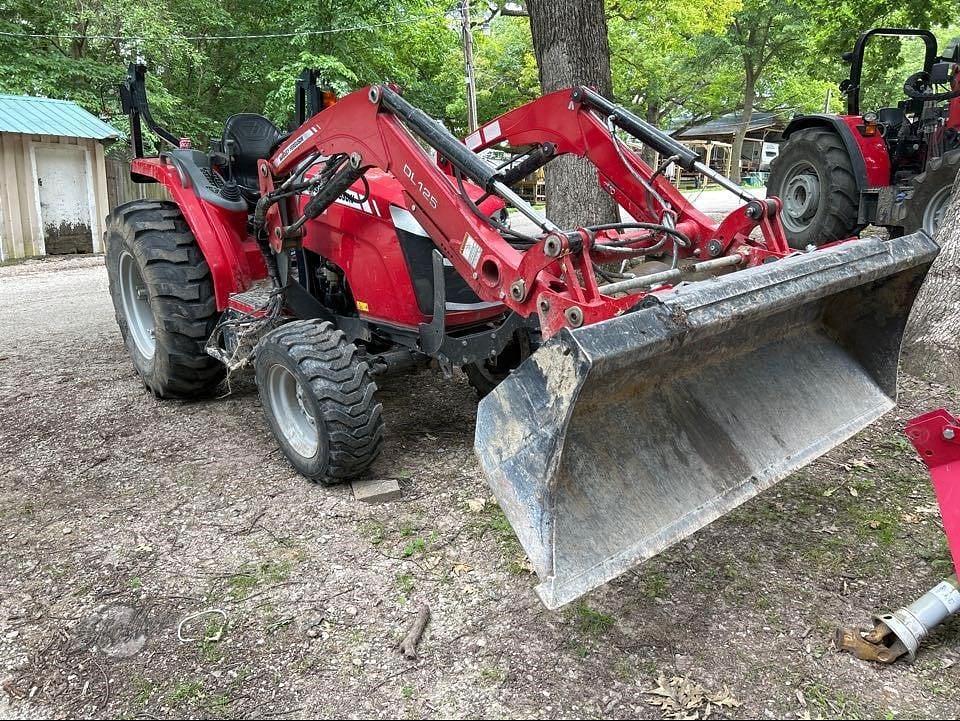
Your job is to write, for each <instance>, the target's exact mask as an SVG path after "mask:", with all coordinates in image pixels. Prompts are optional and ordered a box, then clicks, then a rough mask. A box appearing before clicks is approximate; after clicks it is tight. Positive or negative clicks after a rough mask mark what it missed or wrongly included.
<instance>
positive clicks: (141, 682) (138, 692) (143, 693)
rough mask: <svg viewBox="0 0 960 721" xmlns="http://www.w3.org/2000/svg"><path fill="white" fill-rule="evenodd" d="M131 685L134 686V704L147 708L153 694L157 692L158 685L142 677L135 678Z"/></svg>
mask: <svg viewBox="0 0 960 721" xmlns="http://www.w3.org/2000/svg"><path fill="white" fill-rule="evenodd" d="M131 685H132V686H133V702H134V703H135V704H136V705H137V706H146V705H147V702H148V701H150V697H151V696H153V692H154V691H156V690H157V685H156V684H155V683H154V682H153V681H151V680H150V679H148V678H143V677H142V676H137V677H136V678H134V679H133V680H132V682H131Z"/></svg>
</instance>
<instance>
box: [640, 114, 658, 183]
mask: <svg viewBox="0 0 960 721" xmlns="http://www.w3.org/2000/svg"><path fill="white" fill-rule="evenodd" d="M644 116H645V117H644V120H646V121H647V122H648V123H650V124H651V125H653V126H654V127H659V125H660V103H656V102H652V101H651V102H649V103H647V108H646V111H645V112H644ZM640 157H641V158H643V162H644V163H646V164H647V165H649V166H650V167H655V166H656V165H657V163H658V162H659V161H660V156H659V155H658V154H657V151H656V150H654V149H653V148H651V147H650V146H649V145H647V144H646V143H644V146H643V149H642V150H641V151H640Z"/></svg>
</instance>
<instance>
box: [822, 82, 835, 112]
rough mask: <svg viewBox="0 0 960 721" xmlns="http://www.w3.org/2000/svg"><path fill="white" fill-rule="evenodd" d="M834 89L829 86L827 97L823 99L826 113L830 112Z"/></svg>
mask: <svg viewBox="0 0 960 721" xmlns="http://www.w3.org/2000/svg"><path fill="white" fill-rule="evenodd" d="M832 90H833V88H827V97H826V98H824V99H823V112H824V113H829V112H830V93H831V91H832Z"/></svg>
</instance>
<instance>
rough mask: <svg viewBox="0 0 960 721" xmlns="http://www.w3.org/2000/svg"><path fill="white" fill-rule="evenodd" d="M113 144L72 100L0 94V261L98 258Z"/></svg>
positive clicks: (113, 132) (115, 135)
mask: <svg viewBox="0 0 960 721" xmlns="http://www.w3.org/2000/svg"><path fill="white" fill-rule="evenodd" d="M120 137H122V133H121V132H120V131H119V130H117V129H116V128H114V127H113V126H111V125H110V124H109V123H106V122H104V121H103V120H101V119H100V118H98V117H97V116H96V115H94V114H92V113H90V112H89V111H87V110H85V109H84V108H82V107H80V106H79V105H77V104H76V103H74V102H72V101H69V100H55V99H52V98H36V97H31V96H27V95H2V94H0V260H8V259H11V258H22V257H30V256H41V255H54V254H63V253H85V252H86V253H90V252H102V250H103V247H102V246H103V239H102V236H103V221H104V218H105V217H106V215H107V213H108V212H109V207H108V201H107V174H106V164H107V161H106V158H105V155H104V147H105V146H106V145H108V144H109V143H111V142H113V141H114V140H117V139H119V138H120Z"/></svg>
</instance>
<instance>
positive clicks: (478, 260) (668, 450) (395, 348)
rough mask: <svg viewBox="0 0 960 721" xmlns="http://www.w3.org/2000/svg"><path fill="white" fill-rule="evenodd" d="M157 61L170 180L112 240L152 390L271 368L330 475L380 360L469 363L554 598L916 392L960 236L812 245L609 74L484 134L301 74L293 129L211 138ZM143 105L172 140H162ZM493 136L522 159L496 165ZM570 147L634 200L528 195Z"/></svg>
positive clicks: (161, 171) (157, 170)
mask: <svg viewBox="0 0 960 721" xmlns="http://www.w3.org/2000/svg"><path fill="white" fill-rule="evenodd" d="M143 73H144V71H143V68H142V67H136V66H132V67H131V68H130V73H129V76H128V79H127V82H126V84H125V86H124V89H123V91H122V95H123V99H124V105H125V107H126V109H127V110H128V111H129V113H130V119H131V129H132V132H131V136H132V140H133V146H134V150H135V156H136V157H135V158H134V160H133V162H132V166H131V173H132V177H133V179H134V180H136V181H140V182H156V183H161V184H163V186H164V187H165V188H166V190H167V192H168V193H169V195H170V198H171V199H172V200H171V202H153V201H134V202H132V203H127V204H124V205H121V206H120V207H118V208H117V209H115V210H114V212H113V213H112V215H111V217H110V219H109V225H108V231H107V237H106V241H107V249H108V250H107V265H108V271H109V276H110V287H111V292H112V294H113V298H114V304H115V306H116V311H117V320H118V323H119V325H120V328H121V331H122V334H123V336H124V339H125V341H126V345H127V347H128V349H129V350H130V352H131V355H132V356H133V361H134V366H135V367H136V370H137V372H138V373H139V375H140V376H141V378H142V379H143V382H144V384H145V385H146V387H147V388H148V389H149V390H150V391H152V392H153V393H154V394H155V395H157V396H159V397H193V396H196V395H200V394H203V393H208V392H210V391H212V390H213V389H214V388H215V387H216V385H217V384H218V383H219V382H220V380H221V378H222V377H223V374H224V372H230V371H233V370H236V369H238V368H241V367H244V366H246V365H249V364H252V366H253V368H254V370H255V373H256V380H257V385H258V388H259V393H260V396H261V399H262V403H263V407H264V411H265V414H266V417H267V421H268V423H269V425H270V427H271V428H272V430H273V432H274V434H275V436H276V438H277V441H278V442H279V444H280V446H281V448H282V449H283V452H284V454H285V455H286V457H287V458H288V459H289V461H290V462H291V464H292V465H293V466H294V467H295V468H296V469H297V470H298V471H299V472H300V473H302V474H303V475H304V476H306V477H308V478H310V479H314V480H318V481H321V482H325V483H327V482H336V481H342V480H346V479H349V478H352V477H355V476H357V475H359V474H362V473H364V472H365V471H366V470H367V469H368V468H369V466H370V464H371V463H372V462H373V460H374V459H375V458H376V457H377V455H378V453H379V452H380V449H381V447H382V444H383V442H384V424H383V418H382V415H381V408H380V405H379V404H378V403H377V401H376V397H375V392H376V378H377V377H378V376H380V375H382V374H385V373H395V372H402V371H405V370H409V369H411V368H416V367H420V366H423V365H428V364H433V365H435V366H437V367H439V368H440V369H441V370H443V371H444V372H445V373H450V372H452V369H453V368H454V367H460V368H462V369H464V370H465V371H466V373H467V375H468V377H469V378H470V380H471V383H473V384H474V385H475V387H477V389H478V391H480V393H481V395H483V396H484V397H483V398H482V400H481V402H480V405H479V408H478V414H477V425H476V438H475V447H476V452H477V456H478V458H479V461H480V466H481V468H482V470H483V473H484V475H485V476H486V478H487V480H488V482H489V484H490V486H491V488H492V489H493V492H494V494H495V496H496V498H497V499H498V501H499V503H500V505H501V506H502V508H503V510H504V512H505V513H506V515H507V517H508V519H509V520H510V522H511V524H512V525H513V528H514V530H515V531H516V533H517V536H518V537H519V539H520V541H521V543H522V544H523V546H524V548H525V550H526V552H527V554H528V555H529V557H530V560H531V562H532V563H533V566H534V568H535V569H536V571H537V573H538V574H539V576H540V579H541V583H540V585H539V586H538V589H537V590H538V592H539V594H540V597H541V598H542V600H543V602H544V603H545V604H546V605H547V606H548V607H550V608H555V607H557V606H559V605H562V604H563V603H566V602H568V601H570V600H572V599H574V598H576V597H578V596H579V595H581V594H582V593H584V592H586V591H587V590H589V589H591V588H593V587H595V586H597V585H599V584H601V583H603V582H605V581H607V580H609V579H612V578H614V577H615V576H616V575H618V574H619V573H621V572H623V571H624V570H626V569H627V568H629V567H631V566H632V565H634V564H636V563H638V562H640V561H642V560H644V559H646V558H649V557H650V556H652V555H654V554H656V553H658V552H659V551H661V550H663V549H665V548H667V547H668V546H670V545H671V544H673V543H675V542H676V541H677V540H679V539H682V538H684V537H685V536H687V535H689V534H691V533H693V532H695V531H696V530H697V529H699V528H701V527H703V526H704V525H706V524H707V523H709V522H710V521H712V520H714V519H715V518H717V517H719V516H720V515H722V514H723V513H725V512H727V511H729V510H731V509H732V508H734V507H736V506H737V505H738V504H740V503H742V502H744V501H746V500H747V499H749V498H751V497H752V496H754V495H756V494H757V493H759V492H760V491H762V490H763V489H765V488H767V487H769V486H770V485H772V484H773V483H775V482H776V481H778V480H779V479H781V478H783V477H784V476H786V475H787V474H789V473H790V472H791V471H793V470H794V469H796V468H798V467H800V466H802V465H803V464H805V463H807V462H809V461H810V460H811V459H813V458H815V457H816V456H817V455H819V454H821V453H823V452H824V451H826V450H828V449H829V448H831V447H833V446H834V445H836V444H838V443H840V442H841V441H843V440H844V439H845V438H847V437H849V436H850V435H852V434H854V433H856V432H857V431H858V430H860V429H861V428H863V427H864V426H865V425H866V424H868V423H870V422H871V421H873V420H874V419H875V418H877V417H878V416H880V415H881V414H883V413H884V412H885V411H887V410H888V409H890V408H891V407H892V406H893V405H894V402H895V396H896V380H897V357H898V351H899V345H900V339H901V335H902V331H903V327H904V324H905V321H906V318H907V315H908V313H909V310H910V306H911V304H912V302H913V299H914V296H915V294H916V292H917V290H918V288H919V286H920V284H921V282H922V280H923V277H924V275H925V273H926V270H927V268H928V267H929V265H930V263H931V262H932V260H933V259H934V257H935V256H936V254H937V250H938V249H937V246H936V244H935V243H933V241H932V240H931V239H930V238H929V237H928V236H927V235H926V234H924V233H922V232H921V233H916V234H913V235H906V236H903V237H900V238H897V239H894V240H883V239H878V238H864V239H851V240H845V241H843V242H836V243H833V244H830V245H826V246H824V247H821V248H818V249H815V250H813V249H811V250H809V251H802V252H798V251H793V250H792V249H791V248H790V247H789V246H788V244H787V241H786V238H785V236H784V232H783V228H782V226H781V225H780V222H779V219H778V217H779V213H780V210H781V204H780V201H779V200H777V199H776V198H772V197H771V198H767V199H765V200H761V199H757V198H754V197H753V196H751V195H749V194H748V193H747V192H746V191H744V190H742V189H741V188H739V187H738V186H736V185H734V184H732V183H731V182H730V181H729V180H727V179H726V178H724V177H722V176H719V175H718V174H716V173H715V172H714V171H713V170H712V169H710V168H708V167H706V166H704V165H703V164H702V163H700V161H699V160H698V158H697V155H696V154H695V153H694V152H692V151H691V150H689V149H688V148H685V147H684V146H682V145H680V144H679V143H677V142H675V141H674V140H673V139H671V138H670V137H669V136H667V135H666V134H664V133H662V132H661V131H659V130H658V129H656V128H654V127H651V126H650V125H648V124H647V123H645V122H644V121H643V120H642V119H640V118H638V117H636V116H635V115H634V114H633V113H631V112H629V111H628V110H626V109H624V108H623V107H620V106H618V105H616V104H614V103H612V102H611V101H610V100H608V99H607V98H605V97H603V96H601V95H599V94H598V93H596V92H595V91H593V90H591V89H590V88H586V87H574V88H570V89H567V90H561V91H557V92H554V93H551V94H549V95H545V96H543V97H541V98H539V99H537V100H534V101H532V102H530V103H528V104H526V105H524V106H521V107H519V108H517V109H515V110H513V111H510V112H508V113H506V114H504V115H503V116H501V117H499V118H497V119H496V120H493V121H491V122H489V123H487V124H486V125H484V126H483V127H481V128H480V129H479V130H477V131H476V132H475V133H473V134H472V135H470V136H469V137H467V138H466V139H465V140H464V141H462V142H461V141H460V140H458V139H457V138H455V137H454V136H452V135H451V134H450V133H449V132H448V131H447V130H446V129H445V128H443V127H442V126H441V125H440V124H439V123H437V122H436V121H435V120H433V119H432V118H430V117H428V116H427V115H426V114H424V113H423V112H422V111H420V110H418V109H416V108H415V107H413V106H412V105H411V104H410V103H409V102H408V101H407V100H405V99H404V97H403V96H402V95H401V94H400V93H399V92H398V90H397V89H396V88H394V87H392V86H390V85H374V86H370V87H367V88H364V89H361V90H357V91H355V92H353V93H351V94H349V95H346V96H345V97H342V98H339V99H334V98H332V97H331V96H329V95H328V94H324V93H321V92H318V91H317V89H316V88H315V87H311V86H310V83H308V82H303V83H301V85H300V92H301V93H303V94H304V95H303V96H302V97H308V98H312V102H308V103H303V102H298V110H299V117H298V118H297V120H298V124H297V127H296V129H295V130H293V131H292V132H291V133H289V134H286V133H283V132H281V131H280V130H279V129H278V128H276V127H275V126H274V125H273V123H271V122H270V121H269V120H267V119H266V118H263V117H261V116H256V115H249V114H245V115H239V116H233V117H231V118H230V119H228V120H227V122H226V125H225V128H224V134H223V138H222V139H221V140H219V141H217V142H215V143H214V144H213V145H212V147H211V150H210V152H200V151H198V150H195V149H193V148H191V147H189V142H187V141H182V140H180V139H179V138H177V137H176V136H174V135H173V134H172V133H169V132H167V131H165V130H163V129H162V128H160V127H159V126H158V125H157V124H156V122H155V121H154V120H153V119H152V118H151V117H150V115H149V111H148V107H147V102H146V96H145V93H144V84H143V79H144V78H143ZM301 99H302V98H301ZM144 120H145V121H146V122H147V124H148V125H149V126H150V127H151V128H152V129H153V130H154V131H156V133H157V134H158V135H159V136H160V138H161V139H162V140H164V141H165V142H166V143H167V145H169V146H170V147H169V148H167V149H165V150H164V151H163V152H161V153H160V154H159V155H158V156H156V157H146V156H145V153H144V152H143V141H142V133H141V122H142V121H144ZM623 135H626V136H630V137H632V138H634V139H636V140H639V141H641V142H642V143H644V144H646V145H648V146H650V147H653V148H655V149H656V150H657V151H658V152H659V153H660V154H661V155H662V156H664V157H665V158H666V161H665V163H664V165H663V166H661V167H660V168H658V169H653V168H651V167H649V166H648V165H646V164H645V163H644V162H643V161H642V160H641V158H640V157H639V156H638V155H637V154H636V153H635V152H634V151H633V150H631V149H630V148H629V147H628V146H627V144H626V143H625V142H624V140H623V138H622V136H623ZM494 146H497V147H501V146H509V148H510V149H511V150H512V151H513V152H512V153H511V154H510V156H509V157H510V158H511V161H510V162H509V163H507V164H504V165H502V166H500V167H496V166H493V165H491V164H490V163H488V162H487V161H485V160H484V159H483V157H482V156H481V154H480V153H481V151H483V150H484V149H486V148H489V147H494ZM564 154H574V155H577V156H581V157H584V158H586V159H587V160H588V161H590V162H591V163H592V164H593V165H594V166H595V167H596V169H597V175H598V180H599V183H600V185H601V187H603V188H604V189H605V190H606V191H607V192H609V193H610V194H611V195H612V196H613V198H614V199H615V200H616V201H617V203H618V204H619V205H620V206H621V208H622V209H623V210H624V212H625V213H626V214H627V215H628V216H629V218H628V219H627V220H623V221H621V222H615V223H610V224H606V225H598V226H592V227H580V228H559V227H557V226H555V225H554V224H553V223H551V222H550V221H549V220H548V219H547V218H545V217H544V216H543V215H542V214H541V213H539V212H538V211H537V210H535V209H534V208H533V207H531V206H530V205H528V204H527V203H526V202H524V201H523V200H522V199H521V198H520V197H519V196H518V195H517V194H516V193H515V192H514V191H513V190H512V188H511V186H512V185H514V184H516V183H517V182H519V181H520V180H521V179H522V178H524V177H526V176H527V175H529V174H530V173H531V172H533V171H535V170H536V169H538V168H539V167H542V166H544V165H546V164H547V163H549V162H551V161H552V160H553V159H554V158H556V157H559V156H561V155H564ZM669 162H675V163H678V164H679V165H681V166H683V167H684V168H686V169H687V170H690V171H693V172H697V173H701V174H703V175H706V176H709V177H710V178H711V179H712V180H714V181H715V182H718V183H720V184H722V185H723V186H724V187H726V188H727V189H728V190H730V192H733V193H735V194H736V195H737V196H738V197H739V198H740V199H741V200H742V203H743V204H742V205H741V206H740V207H739V208H737V209H736V210H734V211H733V212H731V213H730V214H729V215H728V216H727V217H726V218H724V219H723V220H722V221H721V222H719V223H718V222H714V221H713V220H711V219H710V218H708V217H706V216H705V215H704V214H702V213H700V212H699V211H698V210H697V209H696V208H694V207H693V206H692V204H691V203H690V202H689V201H688V200H686V198H685V197H684V196H683V195H682V194H680V193H679V192H678V191H677V190H676V189H675V188H673V186H671V185H670V183H669V182H667V181H666V180H665V178H664V176H663V172H664V169H665V167H666V164H667V163H669ZM518 215H519V216H522V217H524V218H525V225H524V226H522V227H523V228H532V230H527V229H521V226H520V224H517V223H511V222H510V221H511V218H516V217H517V216H518ZM623 261H629V262H628V263H626V264H624V263H623ZM618 264H619V265H618ZM615 267H619V270H616V271H614V270H611V268H615Z"/></svg>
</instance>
